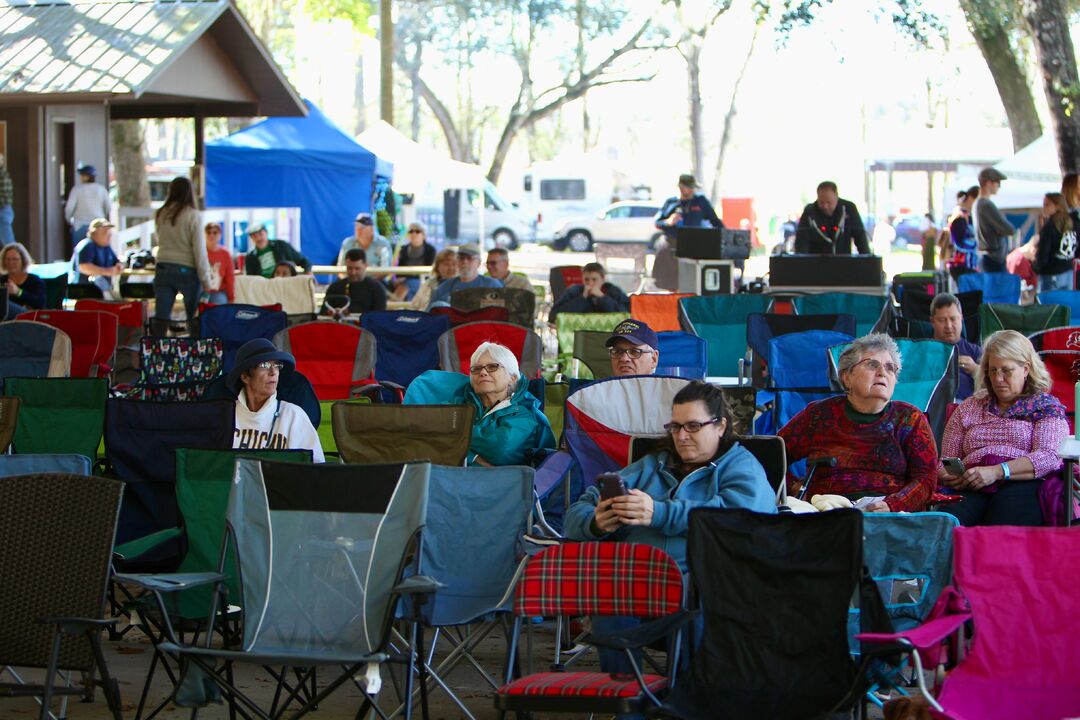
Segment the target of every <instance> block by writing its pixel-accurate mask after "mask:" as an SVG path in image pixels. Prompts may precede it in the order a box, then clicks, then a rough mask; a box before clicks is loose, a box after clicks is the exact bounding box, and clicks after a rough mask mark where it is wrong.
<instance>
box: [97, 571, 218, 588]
mask: <svg viewBox="0 0 1080 720" xmlns="http://www.w3.org/2000/svg"><path fill="white" fill-rule="evenodd" d="M226 577H227V576H226V575H224V574H222V573H216V572H205V573H169V574H164V573H163V574H160V575H151V574H144V573H117V575H116V579H117V580H119V581H120V582H126V583H132V584H133V585H138V586H139V587H143V588H146V589H147V590H153V591H156V592H176V591H177V590H187V589H188V588H193V587H199V586H200V585H209V584H211V583H216V582H221V581H222V580H224V579H225V578H226Z"/></svg>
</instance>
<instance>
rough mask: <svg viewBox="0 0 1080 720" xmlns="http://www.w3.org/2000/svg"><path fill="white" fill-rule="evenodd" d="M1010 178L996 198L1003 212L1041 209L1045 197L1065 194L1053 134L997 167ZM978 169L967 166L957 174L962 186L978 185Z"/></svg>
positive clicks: (998, 164) (1003, 184)
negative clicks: (1061, 192) (1053, 194)
mask: <svg viewBox="0 0 1080 720" xmlns="http://www.w3.org/2000/svg"><path fill="white" fill-rule="evenodd" d="M994 168H996V169H997V170H1000V171H1001V172H1002V174H1004V175H1005V177H1006V178H1007V179H1006V180H1005V182H1003V183H1002V184H1001V190H1000V191H999V192H998V194H997V195H995V196H994V203H995V204H996V205H997V206H998V207H999V208H1001V209H1002V210H1028V209H1041V208H1042V203H1043V195H1045V194H1046V193H1048V192H1060V191H1061V169H1060V167H1059V166H1058V158H1057V143H1056V141H1055V140H1054V135H1053V133H1046V134H1044V135H1043V136H1042V137H1040V138H1039V139H1038V140H1036V141H1035V142H1033V143H1031V144H1029V145H1027V146H1025V147H1023V148H1021V149H1020V150H1019V151H1017V152H1016V153H1015V154H1013V155H1012V156H1010V157H1007V158H1005V159H1004V160H1002V161H1001V162H999V163H996V164H995V165H994ZM981 169H982V168H981V167H978V166H974V165H972V166H964V167H962V168H960V169H959V170H958V172H957V179H958V180H959V181H962V182H960V186H962V187H967V186H968V185H977V184H978V182H979V178H978V175H979V170H981Z"/></svg>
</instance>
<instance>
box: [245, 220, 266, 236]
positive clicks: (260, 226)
mask: <svg viewBox="0 0 1080 720" xmlns="http://www.w3.org/2000/svg"><path fill="white" fill-rule="evenodd" d="M265 229H266V223H261V222H257V223H254V224H252V225H248V229H247V234H248V235H254V234H255V233H257V232H262V231H263V230H265Z"/></svg>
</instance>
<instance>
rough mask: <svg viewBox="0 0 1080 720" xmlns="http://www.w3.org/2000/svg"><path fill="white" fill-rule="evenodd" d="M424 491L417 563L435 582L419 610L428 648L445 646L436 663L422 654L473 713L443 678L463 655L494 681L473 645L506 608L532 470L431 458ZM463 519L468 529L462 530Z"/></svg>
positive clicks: (525, 525)
mask: <svg viewBox="0 0 1080 720" xmlns="http://www.w3.org/2000/svg"><path fill="white" fill-rule="evenodd" d="M428 493H429V495H428V515H427V525H426V526H425V527H424V546H423V554H422V555H421V558H420V570H421V572H422V573H424V574H425V575H428V576H430V577H432V578H434V579H435V580H436V581H438V582H440V583H442V585H443V587H441V588H439V589H438V590H437V591H436V592H435V595H434V596H433V597H432V600H431V602H430V603H426V604H425V605H424V606H423V607H422V608H421V611H420V617H421V620H422V622H423V623H424V624H425V625H427V626H428V627H433V628H435V629H436V630H435V634H434V636H433V637H432V640H431V643H432V651H433V652H434V651H437V650H439V648H440V647H444V648H448V652H447V653H446V654H445V656H444V657H443V658H442V659H441V660H440V661H439V662H438V666H437V667H431V665H434V664H435V663H434V662H433V661H429V660H422V661H423V662H426V663H428V672H429V674H430V676H431V678H432V680H433V681H434V682H436V683H438V685H439V686H440V687H441V688H442V689H443V690H445V691H446V692H447V694H448V695H449V696H450V699H451V700H452V701H453V702H454V703H455V704H456V705H457V706H458V708H459V709H460V710H461V712H462V713H463V714H464V715H465V716H466V717H469V718H473V717H474V716H473V714H472V712H470V711H469V709H468V708H467V707H466V706H465V704H464V703H463V702H462V700H461V699H460V698H458V697H457V695H455V694H454V693H453V691H452V690H451V689H450V686H449V684H448V682H447V680H446V678H447V677H448V676H449V674H450V673H451V672H452V671H453V669H454V668H455V667H457V666H458V665H460V664H461V663H463V662H468V664H470V665H472V667H473V668H475V669H476V670H477V672H478V674H479V675H480V676H481V677H482V678H483V680H484V681H485V682H486V683H487V684H489V685H491V689H492V690H495V689H497V688H498V686H499V685H498V682H497V681H496V679H495V677H492V675H491V674H490V673H488V672H487V671H485V670H484V668H483V666H482V665H481V664H480V662H479V661H478V660H477V659H476V658H475V657H474V655H473V653H474V652H475V651H476V648H477V646H478V645H479V644H480V643H481V642H483V641H484V639H485V638H487V637H489V635H490V634H491V632H492V630H494V629H496V628H497V627H498V620H500V619H502V618H503V617H505V616H506V615H507V614H508V613H510V611H511V601H512V600H513V593H514V586H515V585H516V584H517V580H518V577H519V575H520V573H521V570H522V569H523V566H524V560H523V555H522V551H521V538H522V536H523V535H525V533H527V532H529V530H530V522H529V521H530V514H531V509H532V504H533V471H532V468H527V467H513V466H510V467H492V468H484V467H469V468H456V467H445V466H441V465H433V466H432V467H431V481H430V485H429V488H428ZM463 527H468V528H469V532H467V533H463V532H462V531H461V530H462V528H463ZM496 677H497V675H496Z"/></svg>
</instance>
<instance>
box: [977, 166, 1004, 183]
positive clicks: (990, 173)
mask: <svg viewBox="0 0 1080 720" xmlns="http://www.w3.org/2000/svg"><path fill="white" fill-rule="evenodd" d="M1007 179H1008V178H1006V177H1005V175H1004V174H1003V173H1002V172H1001V171H1000V170H997V169H996V168H992V167H988V168H983V169H982V170H980V171H979V184H980V185H981V184H982V183H985V182H1001V181H1002V180H1007Z"/></svg>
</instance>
